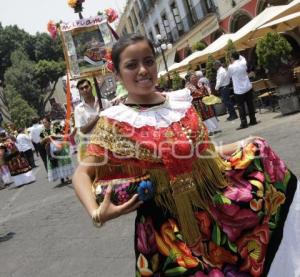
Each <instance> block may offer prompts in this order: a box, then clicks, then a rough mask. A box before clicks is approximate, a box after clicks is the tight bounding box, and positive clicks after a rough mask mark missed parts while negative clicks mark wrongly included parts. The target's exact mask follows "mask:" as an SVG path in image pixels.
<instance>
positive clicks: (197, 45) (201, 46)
mask: <svg viewBox="0 0 300 277" xmlns="http://www.w3.org/2000/svg"><path fill="white" fill-rule="evenodd" d="M205 48H206V45H205V43H204V42H202V41H198V42H196V43H195V44H194V45H193V46H192V49H193V52H195V51H201V50H203V49H205Z"/></svg>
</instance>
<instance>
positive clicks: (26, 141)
mask: <svg viewBox="0 0 300 277" xmlns="http://www.w3.org/2000/svg"><path fill="white" fill-rule="evenodd" d="M16 145H17V147H18V150H19V152H20V154H21V155H22V156H23V157H24V158H25V159H26V160H27V161H28V163H29V165H30V166H31V168H35V167H36V165H35V162H34V156H33V151H32V148H33V144H32V141H31V138H30V136H29V135H27V134H25V132H24V128H19V129H18V135H17V137H16Z"/></svg>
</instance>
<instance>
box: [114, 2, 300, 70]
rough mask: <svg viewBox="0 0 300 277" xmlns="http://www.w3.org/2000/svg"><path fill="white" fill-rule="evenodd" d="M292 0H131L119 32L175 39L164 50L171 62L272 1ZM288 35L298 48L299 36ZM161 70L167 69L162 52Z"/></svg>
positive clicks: (232, 29)
mask: <svg viewBox="0 0 300 277" xmlns="http://www.w3.org/2000/svg"><path fill="white" fill-rule="evenodd" d="M288 2H291V1H290V0H168V1H166V0H128V1H127V4H126V8H125V10H124V13H123V14H122V16H121V18H120V21H119V24H118V26H117V33H118V34H119V35H122V34H126V33H131V32H139V33H141V34H144V35H146V36H147V37H148V38H150V39H151V40H152V41H153V42H157V39H156V37H157V35H161V37H162V38H163V39H165V40H166V41H167V42H170V43H172V48H171V49H166V50H165V51H164V54H165V57H166V63H167V66H170V65H172V64H173V63H174V62H180V61H181V60H182V59H184V58H185V57H187V56H188V55H189V54H190V53H191V49H192V48H193V46H194V45H196V43H197V42H200V41H201V42H203V43H204V44H206V45H208V44H210V43H212V42H213V41H214V40H216V39H217V38H218V37H220V36H221V35H222V34H224V33H234V32H236V31H237V30H239V29H240V28H241V27H243V26H244V25H245V24H247V23H248V22H249V21H250V20H251V19H252V18H254V17H255V16H256V15H258V14H259V13H260V12H261V11H263V10H264V9H265V8H266V7H267V6H269V5H284V4H287V3H288ZM285 37H286V38H287V39H288V41H289V42H290V43H291V44H292V46H293V48H294V49H298V48H299V45H300V41H299V39H298V38H299V36H294V35H293V34H290V33H289V34H287V35H285ZM157 62H158V70H159V71H163V70H165V65H164V62H163V59H162V55H158V58H157Z"/></svg>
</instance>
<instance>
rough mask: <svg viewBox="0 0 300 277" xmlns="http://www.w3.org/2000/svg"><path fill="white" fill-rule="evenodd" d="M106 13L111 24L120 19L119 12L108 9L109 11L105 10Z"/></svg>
mask: <svg viewBox="0 0 300 277" xmlns="http://www.w3.org/2000/svg"><path fill="white" fill-rule="evenodd" d="M104 12H105V14H106V16H107V21H108V22H109V23H112V22H114V21H115V20H116V19H117V18H118V17H119V16H118V13H117V11H116V10H114V9H112V8H108V9H106V10H104Z"/></svg>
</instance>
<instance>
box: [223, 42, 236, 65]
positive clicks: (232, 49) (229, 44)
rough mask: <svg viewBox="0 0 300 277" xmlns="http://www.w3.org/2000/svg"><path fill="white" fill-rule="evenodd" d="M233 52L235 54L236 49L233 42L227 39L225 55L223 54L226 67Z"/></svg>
mask: <svg viewBox="0 0 300 277" xmlns="http://www.w3.org/2000/svg"><path fill="white" fill-rule="evenodd" d="M233 52H236V48H235V46H234V43H233V41H232V40H231V39H229V40H228V42H227V47H226V54H225V61H226V64H227V66H228V65H230V62H231V56H232V53H233Z"/></svg>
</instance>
